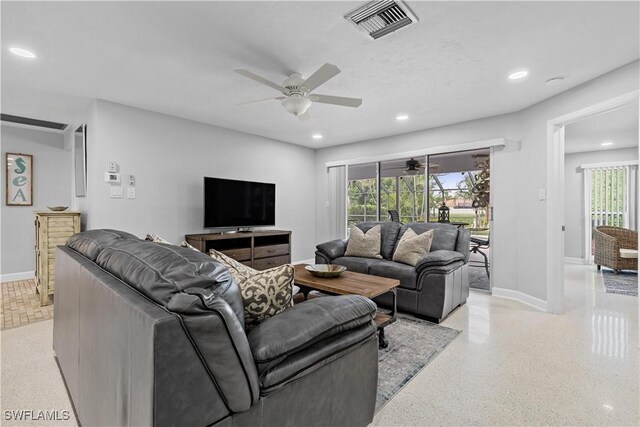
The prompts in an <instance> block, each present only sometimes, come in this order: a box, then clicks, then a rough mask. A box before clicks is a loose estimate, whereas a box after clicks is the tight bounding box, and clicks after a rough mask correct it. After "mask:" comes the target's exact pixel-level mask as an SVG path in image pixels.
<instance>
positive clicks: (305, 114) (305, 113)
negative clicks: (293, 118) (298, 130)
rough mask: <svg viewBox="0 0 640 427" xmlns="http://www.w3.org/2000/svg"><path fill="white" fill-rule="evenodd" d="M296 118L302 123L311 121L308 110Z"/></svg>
mask: <svg viewBox="0 0 640 427" xmlns="http://www.w3.org/2000/svg"><path fill="white" fill-rule="evenodd" d="M298 118H299V119H300V120H302V121H303V122H306V121H309V120H311V112H309V110H307V111H305V112H304V113H302V114H300V115H299V116H298Z"/></svg>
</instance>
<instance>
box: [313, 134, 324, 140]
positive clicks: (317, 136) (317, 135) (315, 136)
mask: <svg viewBox="0 0 640 427" xmlns="http://www.w3.org/2000/svg"><path fill="white" fill-rule="evenodd" d="M311 138H313V139H322V135H320V134H319V133H314V134H313V135H312V136H311Z"/></svg>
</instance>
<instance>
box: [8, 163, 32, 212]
mask: <svg viewBox="0 0 640 427" xmlns="http://www.w3.org/2000/svg"><path fill="white" fill-rule="evenodd" d="M5 173H6V175H5V178H6V179H5V184H6V188H5V194H6V199H5V200H6V203H7V206H33V156H32V155H31V154H22V153H7V155H6V170H5Z"/></svg>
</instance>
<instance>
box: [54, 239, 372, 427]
mask: <svg viewBox="0 0 640 427" xmlns="http://www.w3.org/2000/svg"><path fill="white" fill-rule="evenodd" d="M375 308H376V307H375V304H374V303H373V302H371V301H370V300H368V299H366V298H363V297H359V296H342V297H330V298H329V297H328V298H317V299H314V300H311V301H307V302H304V303H301V304H297V305H295V306H294V307H292V308H289V309H287V310H286V311H284V312H283V313H281V314H279V315H277V316H274V317H272V318H270V319H268V320H267V321H265V322H263V323H261V324H260V325H258V326H257V327H255V328H254V329H252V330H251V331H249V332H248V333H247V332H246V331H245V328H244V317H243V308H242V300H241V297H240V293H239V289H238V286H237V284H236V283H235V281H234V280H233V279H232V277H231V275H230V274H229V272H228V270H227V269H226V268H225V267H223V266H222V265H221V264H219V263H217V262H216V261H214V260H213V259H211V258H210V257H208V256H206V255H205V254H202V253H199V252H196V251H193V250H191V249H187V248H180V247H177V246H172V245H165V244H159V243H152V242H146V241H143V240H140V239H138V238H136V237H135V236H133V235H131V234H128V233H125V232H121V231H114V230H92V231H87V232H83V233H79V234H76V235H74V236H72V237H71V238H70V239H69V241H68V243H67V246H65V247H62V246H60V247H58V248H57V249H56V296H55V310H54V331H53V335H54V336H53V346H54V350H55V353H56V357H57V360H58V364H59V367H60V370H61V372H62V374H63V376H64V379H65V382H66V385H67V389H68V391H69V394H70V396H71V399H72V401H73V404H74V407H75V409H76V413H77V415H78V418H79V421H80V422H81V423H82V424H83V425H109V426H133V425H135V426H145V425H147V426H148V425H157V426H165V425H167V426H170V425H174V426H207V425H215V426H302V425H304V426H314V425H317V426H320V425H323V426H341V425H360V426H364V425H367V424H368V423H370V422H371V420H372V418H373V412H374V407H375V400H376V386H377V375H378V344H377V340H376V336H375V333H376V327H375V324H374V323H373V316H374V313H375Z"/></svg>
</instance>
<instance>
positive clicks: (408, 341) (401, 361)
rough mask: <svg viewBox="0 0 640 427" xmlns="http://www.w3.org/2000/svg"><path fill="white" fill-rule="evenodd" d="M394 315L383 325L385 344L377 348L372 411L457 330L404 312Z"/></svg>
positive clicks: (418, 370)
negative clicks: (373, 407) (390, 322)
mask: <svg viewBox="0 0 640 427" xmlns="http://www.w3.org/2000/svg"><path fill="white" fill-rule="evenodd" d="M397 317H398V320H396V321H395V322H394V323H392V324H391V325H389V326H387V327H386V328H385V336H386V338H387V340H389V347H387V348H385V349H380V350H379V364H378V396H377V399H376V412H378V411H379V410H380V408H382V407H383V406H384V404H385V403H387V402H388V401H389V400H390V399H391V398H392V397H393V396H394V395H395V394H396V393H397V392H398V391H400V389H401V388H402V387H404V386H405V385H406V384H407V383H408V382H409V381H411V379H412V378H413V377H414V376H415V375H416V374H417V373H418V372H420V371H421V370H422V369H423V368H424V367H425V366H426V365H427V364H428V363H429V362H431V361H432V360H433V359H434V358H435V357H436V356H437V355H438V354H440V353H441V352H442V350H444V349H445V347H446V346H447V345H449V343H451V342H452V341H453V340H454V339H455V338H456V337H457V336H458V334H459V333H460V331H458V330H456V329H451V328H447V327H444V326H440V325H436V324H435V323H431V322H427V321H426V320H421V319H417V318H415V317H412V316H409V315H406V314H398V315H397Z"/></svg>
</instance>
